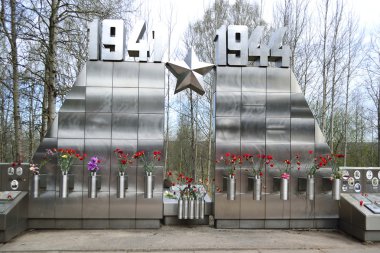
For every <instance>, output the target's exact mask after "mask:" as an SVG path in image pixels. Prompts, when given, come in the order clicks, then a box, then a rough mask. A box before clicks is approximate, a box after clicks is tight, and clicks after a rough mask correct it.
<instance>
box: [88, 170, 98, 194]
mask: <svg viewBox="0 0 380 253" xmlns="http://www.w3.org/2000/svg"><path fill="white" fill-rule="evenodd" d="M97 195H98V193H97V189H96V172H91V175H90V176H89V178H88V197H89V198H91V199H95V198H96V197H97Z"/></svg>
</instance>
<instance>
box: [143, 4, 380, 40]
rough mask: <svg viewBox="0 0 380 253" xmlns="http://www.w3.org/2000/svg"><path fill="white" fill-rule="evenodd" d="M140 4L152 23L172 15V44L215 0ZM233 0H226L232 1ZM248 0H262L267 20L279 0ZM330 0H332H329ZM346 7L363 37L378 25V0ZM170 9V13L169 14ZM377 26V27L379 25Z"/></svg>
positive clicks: (165, 21) (379, 15)
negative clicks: (354, 17)
mask: <svg viewBox="0 0 380 253" xmlns="http://www.w3.org/2000/svg"><path fill="white" fill-rule="evenodd" d="M139 1H140V2H139V3H140V4H141V6H142V10H143V11H142V12H145V13H141V14H140V15H141V17H144V19H147V15H146V13H149V15H148V16H149V19H151V20H154V23H155V22H157V21H159V22H162V23H163V25H166V24H167V23H168V21H169V19H170V17H171V16H172V20H173V24H175V27H174V32H173V34H174V35H173V39H172V42H173V44H174V46H177V47H183V44H182V40H183V37H182V36H183V34H184V33H185V31H186V28H187V26H188V24H189V22H194V21H196V20H198V19H200V18H201V17H202V16H203V13H204V12H205V10H206V9H207V8H209V7H210V6H211V5H212V4H213V2H214V1H215V0H191V1H189V0H139ZM234 1H235V0H229V2H230V4H233V3H234ZM250 1H251V2H257V3H259V4H260V3H262V5H263V18H264V20H266V21H267V22H268V23H271V22H272V13H273V6H274V5H275V4H276V3H277V2H281V1H283V0H250ZM331 1H332V2H334V1H335V0H331ZM343 1H344V3H345V4H346V7H347V8H348V9H352V10H353V11H354V13H355V14H356V15H357V16H358V17H359V20H360V24H361V26H362V28H364V29H365V34H366V36H367V37H369V35H370V34H371V33H373V31H374V30H375V29H376V27H380V1H379V0H343ZM320 2H321V1H320V0H310V4H311V8H313V9H315V11H317V8H316V6H317V4H319V3H320ZM313 12H314V11H313ZM171 13H172V15H171ZM379 30H380V28H379Z"/></svg>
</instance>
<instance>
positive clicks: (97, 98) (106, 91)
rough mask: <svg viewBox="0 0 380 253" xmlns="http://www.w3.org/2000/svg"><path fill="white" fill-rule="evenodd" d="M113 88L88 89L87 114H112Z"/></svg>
mask: <svg viewBox="0 0 380 253" xmlns="http://www.w3.org/2000/svg"><path fill="white" fill-rule="evenodd" d="M111 104H112V88H103V87H87V89H86V112H111Z"/></svg>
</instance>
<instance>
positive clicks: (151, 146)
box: [136, 135, 164, 193]
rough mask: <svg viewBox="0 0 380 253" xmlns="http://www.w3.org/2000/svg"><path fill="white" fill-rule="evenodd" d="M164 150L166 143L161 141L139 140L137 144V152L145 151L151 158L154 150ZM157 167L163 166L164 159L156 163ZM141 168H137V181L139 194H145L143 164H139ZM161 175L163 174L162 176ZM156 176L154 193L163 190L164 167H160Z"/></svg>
mask: <svg viewBox="0 0 380 253" xmlns="http://www.w3.org/2000/svg"><path fill="white" fill-rule="evenodd" d="M161 136H162V135H161ZM163 149H164V141H163V139H161V140H157V139H156V140H141V139H139V140H138V143H137V150H144V151H145V154H146V156H147V157H149V158H151V156H152V155H153V151H154V150H159V151H161V152H162V151H163ZM156 164H157V166H163V165H164V160H163V159H162V160H161V162H159V163H156ZM138 165H139V167H138V168H137V172H136V175H137V176H136V180H137V185H136V186H137V192H140V193H143V192H144V171H143V168H142V167H141V164H138ZM160 173H161V174H160ZM154 176H155V179H154V180H155V181H154V182H155V185H154V193H156V192H162V189H163V183H162V182H163V179H162V167H158V168H157V169H156V172H155V173H154Z"/></svg>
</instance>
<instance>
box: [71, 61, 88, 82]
mask: <svg viewBox="0 0 380 253" xmlns="http://www.w3.org/2000/svg"><path fill="white" fill-rule="evenodd" d="M86 82H87V65H84V66H83V68H82V70H81V71H80V72H79V74H78V76H77V78H76V80H75V83H74V85H73V87H77V86H86Z"/></svg>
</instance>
